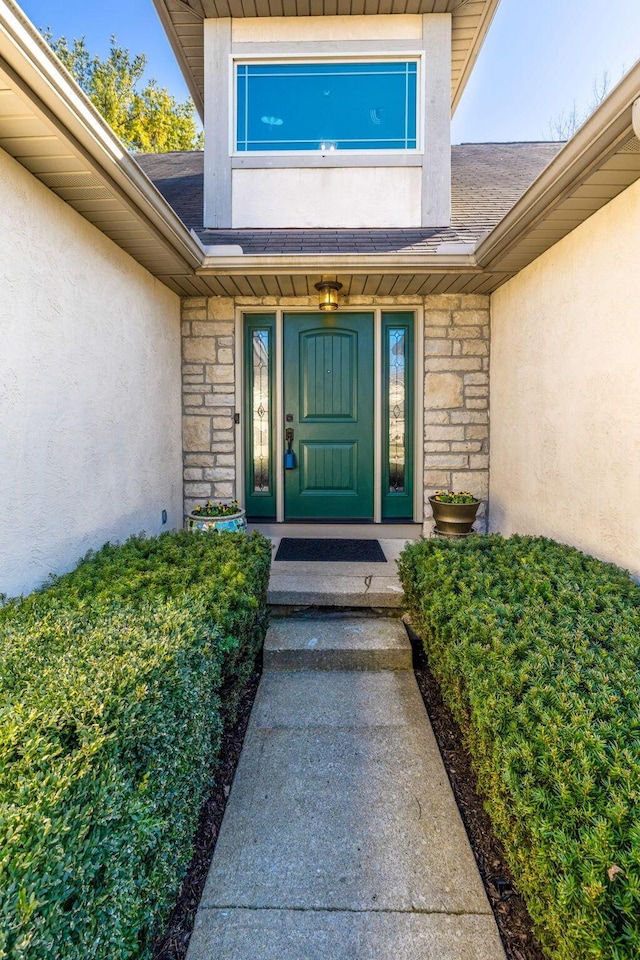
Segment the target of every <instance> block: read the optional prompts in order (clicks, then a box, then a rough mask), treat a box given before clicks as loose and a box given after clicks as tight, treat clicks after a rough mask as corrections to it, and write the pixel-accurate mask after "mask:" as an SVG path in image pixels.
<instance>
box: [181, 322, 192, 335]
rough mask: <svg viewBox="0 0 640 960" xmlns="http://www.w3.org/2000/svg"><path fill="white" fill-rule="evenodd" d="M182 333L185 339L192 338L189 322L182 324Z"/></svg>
mask: <svg viewBox="0 0 640 960" xmlns="http://www.w3.org/2000/svg"><path fill="white" fill-rule="evenodd" d="M180 333H181V335H182V336H183V337H190V336H191V324H190V323H189V321H188V320H183V321H182V323H181V324H180Z"/></svg>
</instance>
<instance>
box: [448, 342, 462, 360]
mask: <svg viewBox="0 0 640 960" xmlns="http://www.w3.org/2000/svg"><path fill="white" fill-rule="evenodd" d="M451 355H452V356H454V357H460V356H462V341H461V340H453V341H452V343H451Z"/></svg>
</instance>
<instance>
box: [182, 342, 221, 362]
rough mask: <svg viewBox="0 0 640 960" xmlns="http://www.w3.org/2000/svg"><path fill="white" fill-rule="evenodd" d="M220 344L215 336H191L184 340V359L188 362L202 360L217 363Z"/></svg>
mask: <svg viewBox="0 0 640 960" xmlns="http://www.w3.org/2000/svg"><path fill="white" fill-rule="evenodd" d="M217 349H218V345H217V343H216V338H215V337H191V338H190V339H188V340H183V341H182V359H183V360H186V361H187V362H190V361H191V362H193V361H195V360H201V361H202V362H203V363H215V360H216V351H217Z"/></svg>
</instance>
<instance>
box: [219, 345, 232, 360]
mask: <svg viewBox="0 0 640 960" xmlns="http://www.w3.org/2000/svg"><path fill="white" fill-rule="evenodd" d="M218 363H230V364H233V350H231V349H230V348H229V347H220V346H219V347H218Z"/></svg>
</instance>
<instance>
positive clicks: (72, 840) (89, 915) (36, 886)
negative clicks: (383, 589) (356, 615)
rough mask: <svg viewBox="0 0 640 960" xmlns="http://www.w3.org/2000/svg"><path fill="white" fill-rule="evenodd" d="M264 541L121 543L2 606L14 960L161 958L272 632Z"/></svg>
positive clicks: (2, 936)
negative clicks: (226, 747) (233, 729)
mask: <svg viewBox="0 0 640 960" xmlns="http://www.w3.org/2000/svg"><path fill="white" fill-rule="evenodd" d="M270 561H271V549H270V544H269V542H268V541H267V540H265V539H264V538H263V537H260V536H257V535H254V536H252V537H242V536H238V535H237V534H224V535H221V536H218V537H215V536H209V535H204V534H187V533H180V534H165V535H163V536H161V537H159V538H157V539H153V540H146V539H143V538H141V537H136V538H133V539H131V540H129V541H127V543H125V544H124V545H122V546H111V545H109V544H107V545H106V546H105V547H104V548H103V549H102V550H101V551H100V552H99V553H96V554H94V555H90V556H89V557H87V558H86V559H85V560H84V561H83V562H82V563H81V564H80V566H79V567H78V568H77V569H76V570H74V571H73V572H72V573H69V574H67V575H65V576H63V577H61V578H59V579H57V580H55V581H53V582H52V583H51V584H49V585H48V586H47V588H46V589H44V590H43V591H41V592H38V593H35V594H32V595H31V596H29V597H27V598H25V599H24V600H22V601H17V602H13V603H10V604H8V605H7V606H5V607H4V608H3V609H2V610H0V664H1V672H0V958H2V960H5V958H6V960H9V958H10V960H45V958H46V960H87V958H89V957H91V958H92V960H107V958H109V960H124V958H133V957H136V958H142V957H147V956H149V948H150V944H151V942H152V939H153V936H154V933H157V929H158V924H159V923H161V922H162V921H163V919H164V918H165V916H166V914H167V912H168V910H169V909H170V907H171V905H172V903H173V901H174V900H175V896H176V892H177V890H178V887H179V884H180V880H181V878H182V876H183V874H184V870H185V867H186V865H187V863H188V861H189V859H190V856H191V852H192V849H191V843H192V839H193V835H194V833H195V828H196V824H197V819H198V814H199V810H200V806H201V802H202V799H203V797H204V794H205V792H206V790H207V788H208V787H209V786H210V784H211V778H212V767H213V765H214V763H215V759H216V756H217V753H218V751H219V747H220V742H221V736H222V731H223V727H224V724H225V723H227V722H230V721H232V720H233V719H234V715H235V710H236V705H237V702H238V698H239V695H240V693H241V690H242V687H243V685H244V683H245V680H246V678H247V676H248V674H249V672H250V671H251V669H252V666H253V664H254V662H255V657H256V654H257V651H258V649H259V647H260V644H261V642H262V639H263V636H264V630H265V627H266V612H265V611H266V590H267V582H268V577H269V566H270Z"/></svg>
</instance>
